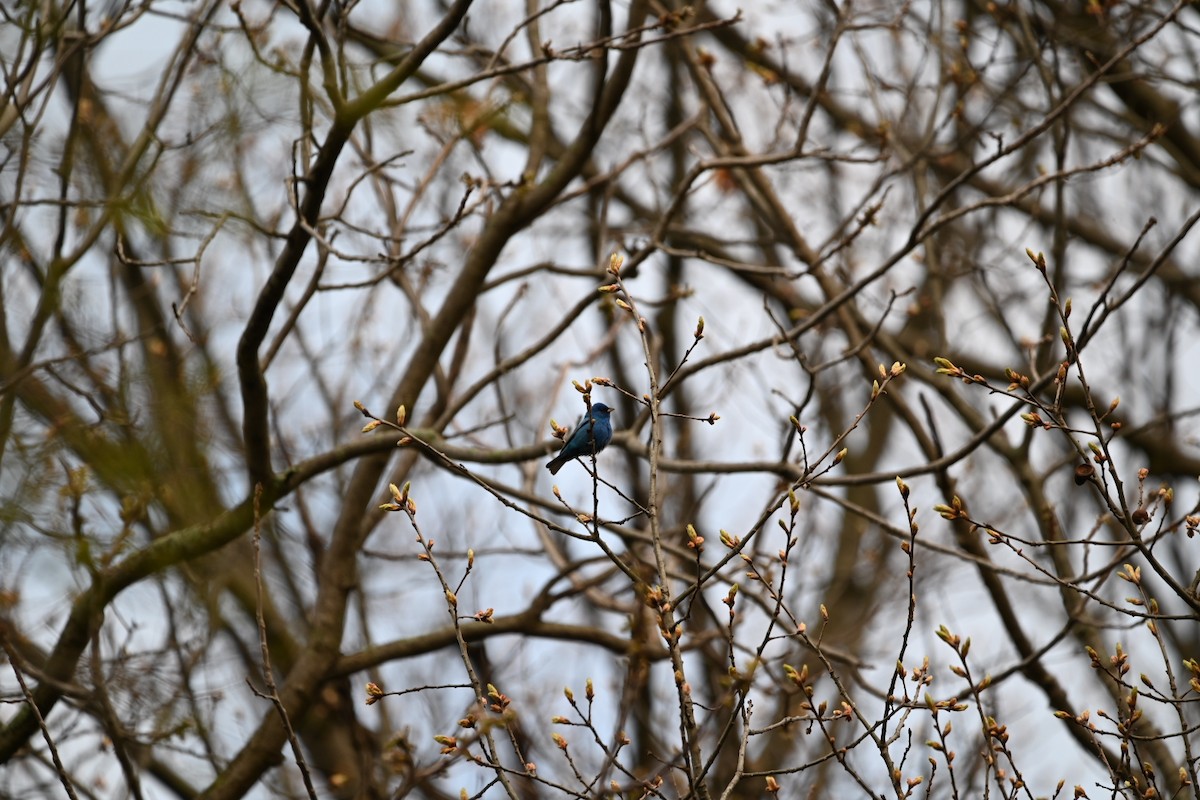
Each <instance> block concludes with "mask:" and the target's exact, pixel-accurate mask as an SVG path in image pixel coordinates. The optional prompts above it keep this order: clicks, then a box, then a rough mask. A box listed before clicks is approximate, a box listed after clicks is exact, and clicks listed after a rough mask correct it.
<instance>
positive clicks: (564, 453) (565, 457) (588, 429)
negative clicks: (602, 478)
mask: <svg viewBox="0 0 1200 800" xmlns="http://www.w3.org/2000/svg"><path fill="white" fill-rule="evenodd" d="M611 413H612V409H611V408H609V407H608V406H606V405H604V403H596V404H595V405H594V406H592V415H591V417H584V418H583V419H581V420H579V424H578V425H576V426H575V430H573V431H571V435H570V436H568V437H567V439H566V444H564V445H563V447H562V450H559V451H558V455H556V456H555V457H554V458H552V459H551V460H550V463H548V464H546V469H548V470H550V474H551V475H557V474H558V471H559V470H560V469H562V468H563V465H564V464H566V463H567V462H568V461H572V460H574V459H576V458H579V457H580V456H588V455H591V454H592V453H593V452H595V453H599V452H600V451H601V450H603V449H604V448H605V447H608V443H609V442H611V441H612V422H611V421H610V420H609V418H608V416H609V414H611ZM593 442H595V445H596V449H595V450H592V443H593Z"/></svg>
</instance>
